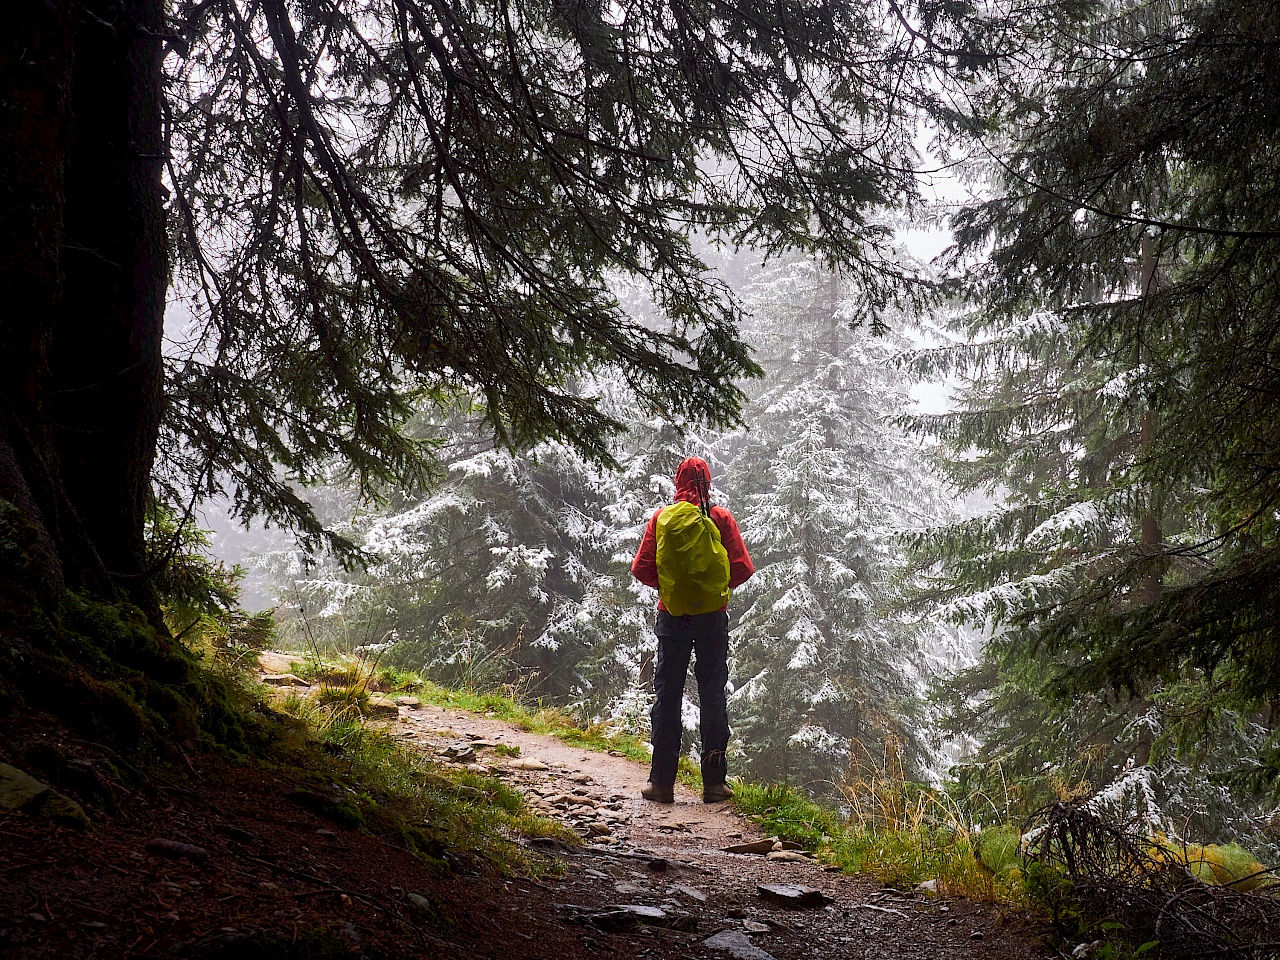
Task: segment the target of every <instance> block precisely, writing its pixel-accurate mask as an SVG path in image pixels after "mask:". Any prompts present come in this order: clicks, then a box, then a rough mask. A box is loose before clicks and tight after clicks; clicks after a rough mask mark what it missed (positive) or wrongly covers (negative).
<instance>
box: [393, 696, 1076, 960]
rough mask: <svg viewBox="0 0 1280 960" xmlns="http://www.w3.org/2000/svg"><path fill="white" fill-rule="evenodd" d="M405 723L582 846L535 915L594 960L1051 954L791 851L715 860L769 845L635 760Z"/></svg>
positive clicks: (401, 729)
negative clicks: (663, 799)
mask: <svg viewBox="0 0 1280 960" xmlns="http://www.w3.org/2000/svg"><path fill="white" fill-rule="evenodd" d="M400 711H401V716H400V722H399V723H398V724H392V725H391V728H392V729H393V730H394V731H395V733H396V735H397V736H399V737H400V738H402V739H403V740H404V741H406V742H408V743H412V744H414V745H415V746H417V747H418V748H419V749H422V750H424V751H427V752H431V753H434V754H435V755H436V756H438V757H442V758H445V757H448V755H450V754H453V755H456V756H457V760H456V761H455V762H470V763H471V765H472V766H473V768H474V769H477V770H484V771H485V772H489V773H492V774H496V775H499V776H501V777H502V778H503V779H504V780H506V782H508V783H509V784H510V785H512V786H514V787H516V788H518V789H519V790H521V792H523V793H524V794H525V796H526V798H527V799H528V801H529V803H530V805H531V806H532V807H533V808H534V809H535V810H537V811H538V812H540V813H542V814H543V815H545V816H549V817H553V818H555V819H558V820H560V821H562V822H564V823H565V824H566V825H567V826H569V827H570V828H571V829H574V830H575V831H576V832H577V833H579V834H580V835H582V836H583V837H584V839H586V840H587V844H586V845H585V846H584V847H583V848H580V849H576V850H568V849H561V850H559V851H558V853H557V855H558V856H560V857H561V858H562V859H563V861H564V864H565V870H564V874H563V876H562V877H561V878H560V879H558V880H551V881H547V882H545V883H544V884H542V885H541V889H543V890H544V892H545V893H546V895H547V896H546V902H545V903H544V904H543V908H542V909H543V912H544V915H548V916H556V917H559V918H560V919H561V920H563V921H564V922H566V923H568V924H570V925H572V926H578V927H581V928H582V929H583V933H582V939H583V942H584V945H586V946H589V947H590V948H591V949H592V951H593V952H594V953H596V955H598V956H610V957H612V956H617V957H654V958H659V957H672V958H708V960H711V958H724V957H735V958H739V960H767V958H769V957H773V958H775V960H800V958H806V960H822V958H831V960H840V958H858V960H863V958H872V957H874V958H894V957H902V958H922V960H923V958H951V957H956V958H960V957H964V958H979V957H981V958H993V960H994V958H1015V957H1016V958H1034V957H1049V956H1053V954H1052V953H1050V952H1049V951H1048V950H1046V949H1045V948H1044V947H1043V946H1042V945H1040V944H1039V943H1037V942H1036V940H1035V938H1034V937H1033V936H1032V935H1031V933H1030V932H1029V931H1028V929H1027V927H1026V924H1025V921H1024V920H1023V919H1022V918H1021V917H1019V916H1016V915H1007V916H1006V915H1005V914H1004V913H1002V912H1001V911H1000V910H998V909H997V908H995V907H992V906H990V905H983V904H975V903H971V902H969V901H966V900H963V899H957V898H948V897H926V896H924V895H917V894H916V893H915V892H913V891H899V890H894V889H891V888H886V887H884V886H883V885H882V884H880V883H879V882H877V881H874V880H871V879H868V878H864V877H852V876H846V875H843V874H840V873H837V872H831V870H832V868H830V867H826V868H824V866H823V865H822V864H819V863H817V862H815V861H812V860H810V859H808V858H807V857H805V856H804V855H803V854H800V853H798V852H795V851H774V852H772V853H771V855H766V853H764V852H755V853H729V852H725V850H724V848H726V847H732V846H737V845H748V844H751V843H752V842H753V841H756V842H757V843H756V846H757V847H759V848H761V849H762V851H765V850H769V849H770V847H769V845H768V844H760V843H758V841H761V840H763V839H765V838H764V837H763V835H762V834H761V833H760V832H759V830H758V829H756V827H755V826H754V825H752V824H750V823H748V822H747V821H746V820H745V819H743V818H742V817H741V816H739V815H737V814H736V813H735V811H734V809H733V807H732V806H731V805H730V804H704V803H703V802H702V800H701V796H700V795H698V794H696V793H694V792H693V791H691V790H689V789H688V788H687V787H685V786H684V785H683V784H677V785H676V790H675V794H676V802H675V804H673V805H670V806H667V805H663V804H656V803H650V802H648V801H645V800H644V799H642V798H641V797H640V788H641V787H642V786H643V785H644V784H645V782H646V780H647V779H648V769H647V767H645V766H644V765H642V764H640V763H637V762H635V761H633V760H629V759H627V758H625V757H619V756H614V755H610V754H604V753H596V752H591V751H585V750H582V749H579V748H576V747H573V746H570V745H568V744H566V743H564V742H562V741H560V740H558V739H556V738H555V737H548V736H539V735H536V734H531V733H527V732H525V731H522V730H520V729H519V728H517V727H514V726H512V725H510V724H507V723H504V722H502V721H500V720H496V719H493V718H487V717H483V716H477V715H475V714H471V713H466V712H463V711H460V710H450V709H445V708H441V707H437V706H434V705H421V706H417V707H412V708H406V707H403V706H402V707H401V708H400ZM497 744H506V745H508V746H510V747H519V748H520V754H519V757H518V758H511V759H504V758H502V757H500V756H498V755H497V754H496V753H495V746H496V745H497ZM491 745H495V746H491ZM472 753H474V756H475V759H474V760H471V759H470V755H471V754H472ZM531 768H532V769H531ZM774 846H777V844H774ZM789 846H790V845H789ZM762 887H776V888H781V889H778V890H772V891H770V890H762V889H761V888H762ZM788 887H790V888H797V889H791V890H788V889H786V888H788ZM514 929H515V933H516V935H519V928H518V926H517V927H516V928H514Z"/></svg>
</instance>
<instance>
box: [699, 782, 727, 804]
mask: <svg viewBox="0 0 1280 960" xmlns="http://www.w3.org/2000/svg"><path fill="white" fill-rule="evenodd" d="M732 799H733V787H731V786H729V785H728V784H727V783H707V784H703V786H702V802H703V803H724V802H725V801H726V800H732Z"/></svg>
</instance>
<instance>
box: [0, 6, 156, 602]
mask: <svg viewBox="0 0 1280 960" xmlns="http://www.w3.org/2000/svg"><path fill="white" fill-rule="evenodd" d="M3 6H4V13H3V14H0V111H2V115H0V290H3V291H4V293H3V295H2V296H0V498H3V499H4V500H6V501H8V502H9V503H10V504H11V505H12V507H13V508H15V509H12V510H10V511H9V514H10V520H9V522H10V524H13V523H15V522H23V525H24V526H25V528H26V532H25V537H24V539H25V540H26V547H27V557H26V563H25V567H26V571H27V574H28V576H29V577H30V578H31V580H32V581H33V582H34V583H35V584H37V585H38V586H39V592H40V593H41V595H42V596H43V597H45V598H46V599H48V598H52V597H56V596H57V595H58V594H59V593H60V591H61V589H62V588H63V587H64V586H66V587H71V588H75V589H78V590H81V591H84V592H88V593H90V594H93V595H96V596H99V597H101V598H104V599H114V598H115V597H117V596H118V595H119V594H120V593H121V592H123V594H124V595H126V596H128V597H130V598H131V599H133V600H134V601H135V602H137V603H139V604H140V605H141V606H142V607H143V608H144V609H145V610H147V612H148V613H150V614H152V615H153V617H154V613H155V603H154V600H153V599H152V598H151V596H150V594H149V591H148V589H147V585H146V569H145V565H146V557H145V549H144V542H143V519H144V511H145V508H146V503H147V497H148V492H149V482H150V471H151V466H152V461H153V458H154V453H155V445H156V436H157V429H158V423H159V416H160V404H161V385H162V370H161V356H160V343H161V333H162V324H163V315H164V294H165V289H166V286H167V267H166V242H165V228H164V197H163V187H162V185H161V182H160V174H161V165H162V162H163V153H164V143H163V137H162V125H161V73H160V67H161V57H162V47H161V39H160V35H161V34H162V33H163V32H164V28H163V24H164V17H163V4H162V2H161V0H87V2H84V3H77V2H74V0H32V2H22V3H14V4H5V5H3Z"/></svg>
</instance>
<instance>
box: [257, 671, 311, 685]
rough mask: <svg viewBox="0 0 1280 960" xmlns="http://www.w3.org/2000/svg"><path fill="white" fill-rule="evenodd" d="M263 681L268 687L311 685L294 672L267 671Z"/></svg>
mask: <svg viewBox="0 0 1280 960" xmlns="http://www.w3.org/2000/svg"><path fill="white" fill-rule="evenodd" d="M262 682H263V683H265V684H266V685H267V686H268V687H309V686H311V684H309V683H307V681H305V680H303V679H302V678H301V677H296V676H294V675H293V674H292V673H266V674H263V676H262Z"/></svg>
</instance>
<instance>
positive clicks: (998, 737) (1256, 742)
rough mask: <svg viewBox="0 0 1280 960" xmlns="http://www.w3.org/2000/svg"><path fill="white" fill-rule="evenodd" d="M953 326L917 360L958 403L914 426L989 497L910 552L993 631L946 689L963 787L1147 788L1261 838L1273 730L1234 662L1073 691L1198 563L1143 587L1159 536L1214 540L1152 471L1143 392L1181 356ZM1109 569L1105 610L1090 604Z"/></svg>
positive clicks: (1041, 329)
mask: <svg viewBox="0 0 1280 960" xmlns="http://www.w3.org/2000/svg"><path fill="white" fill-rule="evenodd" d="M1135 273H1136V271H1135ZM1121 295H1124V291H1121ZM1130 295H1132V292H1131V291H1130ZM952 335H953V337H954V339H953V340H952V342H951V343H950V344H948V345H945V346H940V347H936V348H932V349H928V350H923V351H919V352H917V353H916V354H915V355H914V357H913V358H912V366H914V368H915V369H916V371H917V372H918V373H919V374H921V375H923V376H928V377H931V378H941V377H946V378H949V379H950V380H951V382H952V383H953V384H954V385H955V390H954V403H955V408H954V409H953V410H952V411H950V412H947V413H943V414H938V415H933V416H916V417H912V418H908V425H909V426H910V427H911V428H912V429H914V430H915V431H916V432H919V433H922V434H925V435H927V436H929V437H931V438H933V439H935V440H937V441H938V442H939V450H940V453H941V454H942V457H941V460H942V462H943V464H944V465H945V467H946V470H947V473H948V476H949V480H950V482H951V483H952V484H953V486H954V487H955V489H956V490H957V491H958V492H959V493H960V494H962V495H964V494H969V493H974V492H980V493H983V494H985V495H987V496H989V497H990V498H991V500H992V507H991V509H990V510H988V511H986V512H984V513H981V514H979V515H977V516H975V517H971V518H969V519H966V520H963V521H961V522H957V523H953V524H949V525H944V526H941V527H938V528H936V529H934V530H931V531H928V532H927V533H924V534H922V535H920V536H919V537H918V538H917V539H916V543H915V547H916V549H917V551H918V556H919V558H920V559H921V561H922V562H923V563H925V564H927V565H932V569H933V571H934V573H935V576H934V577H933V579H932V581H931V589H930V590H928V591H926V592H925V593H924V596H925V597H927V598H928V599H927V602H928V603H932V604H933V609H935V610H937V611H938V612H939V615H940V616H942V617H945V618H946V619H948V620H950V621H952V622H954V623H956V624H957V625H963V626H967V627H969V628H972V629H977V630H981V631H983V632H984V633H985V634H986V635H987V636H988V638H989V639H988V641H987V643H986V645H985V648H984V649H983V651H982V655H981V657H980V658H979V660H978V662H977V663H976V664H974V665H973V666H971V667H970V668H968V669H967V670H964V671H962V672H961V673H960V674H959V675H958V676H956V677H955V678H953V679H952V681H951V682H950V683H949V685H948V689H947V692H946V695H945V702H946V704H947V705H948V709H947V713H948V717H947V719H946V720H945V721H944V727H945V728H947V729H949V731H950V732H951V733H952V734H954V735H957V736H964V737H965V738H966V740H968V742H970V743H972V744H974V745H975V749H974V751H973V754H972V756H970V757H969V758H967V762H966V763H965V764H964V765H962V766H961V767H960V768H958V770H957V771H956V772H957V775H958V776H959V778H960V781H961V787H962V790H961V792H962V793H963V792H968V793H971V794H973V795H975V796H983V795H991V794H992V793H993V792H994V793H1000V792H1002V791H1004V790H1006V789H1007V788H1008V786H1009V785H1010V784H1013V785H1015V789H1016V791H1017V792H1019V793H1020V794H1021V800H1020V802H1021V803H1022V805H1023V807H1024V812H1025V810H1029V809H1030V808H1034V807H1037V806H1039V805H1041V804H1042V803H1045V802H1049V801H1051V800H1052V799H1054V797H1055V791H1057V790H1058V789H1061V785H1064V784H1071V785H1075V786H1076V787H1077V788H1078V787H1079V786H1080V785H1082V784H1083V785H1088V786H1091V787H1094V788H1097V787H1101V786H1103V785H1107V784H1114V785H1116V791H1118V794H1117V795H1119V794H1125V795H1131V797H1130V798H1131V799H1133V798H1136V797H1137V795H1138V794H1141V803H1140V804H1139V806H1141V808H1142V811H1141V813H1142V816H1143V817H1145V818H1147V819H1148V820H1149V821H1150V822H1151V824H1152V826H1153V828H1155V829H1161V830H1166V831H1168V832H1174V831H1173V829H1172V825H1173V824H1175V823H1176V824H1177V825H1178V830H1179V831H1183V832H1185V833H1186V834H1187V835H1191V836H1194V837H1196V838H1198V839H1201V840H1206V839H1208V840H1216V839H1229V838H1230V837H1232V836H1239V835H1240V834H1241V833H1242V832H1243V833H1250V832H1253V831H1254V830H1255V829H1257V828H1258V827H1259V825H1260V824H1261V823H1262V822H1263V820H1264V819H1265V817H1264V814H1265V813H1266V810H1267V805H1266V803H1265V802H1264V801H1262V799H1261V798H1260V797H1259V796H1258V795H1257V794H1256V793H1254V791H1253V790H1252V789H1250V788H1249V787H1248V785H1247V780H1248V773H1249V771H1250V770H1254V771H1256V770H1260V769H1261V768H1262V766H1263V763H1262V759H1263V758H1262V756H1261V754H1260V751H1261V750H1262V749H1263V746H1264V744H1265V743H1266V741H1267V739H1268V737H1269V736H1270V734H1271V730H1272V729H1273V728H1274V721H1273V720H1272V719H1271V717H1270V711H1269V710H1267V709H1265V708H1264V707H1263V705H1261V704H1256V703H1250V702H1247V698H1243V699H1241V698H1236V697H1233V696H1232V695H1231V694H1230V691H1231V688H1232V685H1233V684H1232V677H1231V669H1230V668H1229V667H1227V666H1224V665H1221V664H1219V665H1211V664H1206V665H1205V666H1204V667H1202V668H1197V669H1192V670H1183V671H1172V670H1171V671H1168V672H1166V675H1165V676H1164V677H1163V678H1162V679H1160V680H1159V681H1157V682H1135V681H1134V680H1133V679H1132V678H1130V677H1127V676H1125V675H1123V674H1111V675H1106V676H1099V677H1098V678H1097V682H1096V683H1093V684H1091V685H1090V689H1088V690H1083V691H1082V690H1081V689H1080V684H1078V683H1075V682H1071V681H1070V680H1069V678H1071V677H1072V676H1073V675H1074V674H1076V673H1077V671H1080V670H1082V669H1089V668H1090V661H1091V659H1092V658H1093V655H1094V653H1095V652H1096V651H1098V650H1104V649H1105V648H1106V646H1107V643H1108V638H1107V626H1106V622H1107V618H1108V617H1109V616H1110V615H1111V614H1112V613H1114V612H1116V611H1122V610H1132V609H1134V608H1140V607H1141V606H1143V605H1145V604H1149V603H1152V602H1153V601H1154V599H1156V598H1158V597H1159V594H1160V592H1161V590H1162V589H1163V588H1164V586H1165V584H1166V583H1176V582H1177V581H1178V580H1179V578H1181V577H1182V576H1184V570H1183V569H1182V567H1183V565H1186V564H1194V563H1195V562H1196V561H1195V559H1194V557H1193V556H1191V555H1188V556H1187V557H1186V558H1183V559H1180V560H1179V559H1175V560H1174V561H1173V562H1171V563H1168V564H1166V565H1165V566H1164V567H1163V568H1162V569H1161V570H1160V571H1159V573H1158V575H1155V574H1152V575H1147V576H1145V577H1142V578H1138V577H1134V576H1133V575H1132V572H1131V571H1132V566H1133V564H1134V563H1135V562H1142V559H1143V553H1144V551H1145V550H1148V549H1150V548H1151V547H1150V544H1149V543H1148V544H1147V545H1146V546H1144V540H1148V541H1149V540H1150V531H1151V528H1152V527H1155V528H1157V529H1158V534H1159V537H1160V538H1161V539H1162V540H1163V542H1164V543H1166V544H1177V543H1184V544H1193V543H1197V542H1201V541H1203V539H1205V537H1206V531H1205V530H1204V529H1203V528H1202V526H1201V524H1202V522H1201V521H1200V520H1199V519H1197V517H1198V514H1197V512H1196V510H1195V509H1194V501H1195V498H1196V496H1197V491H1196V490H1195V489H1192V488H1188V487H1186V486H1184V485H1179V484H1177V483H1170V482H1169V481H1168V478H1160V477H1153V476H1151V474H1150V471H1149V470H1148V469H1146V468H1145V464H1144V462H1143V454H1144V445H1145V444H1146V443H1147V442H1149V437H1150V431H1151V429H1152V425H1151V418H1150V414H1149V412H1148V409H1147V403H1146V399H1145V395H1144V393H1143V392H1142V391H1141V390H1135V384H1136V383H1139V382H1140V380H1141V378H1142V377H1143V376H1144V373H1143V367H1144V364H1145V363H1150V362H1152V361H1153V359H1156V358H1155V357H1153V352H1154V351H1155V350H1156V349H1160V350H1163V351H1164V352H1165V354H1164V355H1163V356H1160V357H1159V358H1158V360H1159V362H1161V363H1165V364H1168V363H1171V362H1174V357H1173V355H1172V353H1173V350H1174V348H1173V347H1171V346H1169V345H1163V346H1161V345H1159V344H1155V345H1148V347H1147V350H1146V351H1145V352H1144V354H1143V355H1142V356H1141V357H1140V356H1139V355H1138V352H1137V350H1136V349H1135V348H1134V347H1133V346H1132V345H1131V344H1126V343H1124V342H1123V341H1120V342H1113V343H1109V342H1108V341H1107V334H1106V331H1100V330H1099V329H1098V328H1097V326H1096V325H1095V324H1093V323H1092V322H1090V320H1089V315H1088V313H1087V312H1084V311H1076V310H1072V309H1070V308H1067V309H1062V310H1057V311H1050V310H1047V309H1040V310H1030V309H1028V310H1027V311H1026V312H1025V313H1023V314H1022V315H1020V316H1019V315H1009V314H1008V313H1007V312H999V311H993V310H983V311H975V312H973V313H970V314H967V315H962V316H957V317H956V318H955V319H954V321H953V323H952ZM1135 558H1137V559H1136V560H1135ZM1109 578H1114V583H1115V588H1114V589H1113V590H1112V592H1111V594H1110V597H1109V602H1108V603H1107V604H1105V605H1101V606H1100V605H1098V604H1097V603H1096V602H1094V601H1093V600H1090V599H1087V598H1089V597H1091V596H1093V597H1095V598H1096V594H1095V591H1096V590H1097V589H1098V586H1099V584H1100V583H1105V582H1107V580H1108V579H1109ZM1068 683H1070V686H1069V687H1068ZM1065 689H1071V691H1072V694H1071V695H1070V696H1064V695H1063V693H1064V690H1065ZM1233 771H1234V776H1233ZM1241 774H1244V775H1243V776H1242V775H1241ZM1121 788H1123V789H1121ZM979 806H982V804H979ZM1135 809H1136V808H1135ZM978 812H980V811H978ZM988 812H989V813H991V814H992V815H993V816H996V817H997V818H1000V817H1002V816H1003V815H1004V812H1003V811H988Z"/></svg>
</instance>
